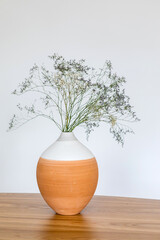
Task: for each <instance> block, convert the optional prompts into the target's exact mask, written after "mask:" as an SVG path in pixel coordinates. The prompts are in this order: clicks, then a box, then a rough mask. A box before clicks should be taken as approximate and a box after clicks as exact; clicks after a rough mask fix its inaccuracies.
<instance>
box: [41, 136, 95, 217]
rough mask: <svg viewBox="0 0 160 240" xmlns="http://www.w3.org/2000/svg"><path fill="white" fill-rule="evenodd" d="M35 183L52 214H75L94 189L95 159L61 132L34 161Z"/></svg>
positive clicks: (70, 137) (72, 137) (92, 193)
mask: <svg viewBox="0 0 160 240" xmlns="http://www.w3.org/2000/svg"><path fill="white" fill-rule="evenodd" d="M37 182H38V187H39V190H40V192H41V194H42V196H43V198H44V200H45V201H46V202H47V204H48V205H49V206H50V207H51V208H52V209H53V210H54V211H55V212H56V213H58V214H61V215H75V214H78V213H80V212H81V211H82V209H83V208H84V207H85V206H86V205H87V204H88V203H89V201H90V200H91V198H92V196H93V195H94V192H95V190H96V187H97V182H98V166H97V162H96V159H95V157H94V155H93V154H92V153H91V151H89V149H88V148H86V147H85V146H84V145H83V144H82V143H80V142H79V141H78V140H77V138H76V137H75V135H74V134H73V132H68V133H66V132H65V133H61V135H60V137H59V138H58V139H57V141H56V142H55V143H53V144H52V145H51V146H50V147H49V148H48V149H47V150H46V151H44V152H43V154H42V155H41V157H40V159H39V161H38V164H37Z"/></svg>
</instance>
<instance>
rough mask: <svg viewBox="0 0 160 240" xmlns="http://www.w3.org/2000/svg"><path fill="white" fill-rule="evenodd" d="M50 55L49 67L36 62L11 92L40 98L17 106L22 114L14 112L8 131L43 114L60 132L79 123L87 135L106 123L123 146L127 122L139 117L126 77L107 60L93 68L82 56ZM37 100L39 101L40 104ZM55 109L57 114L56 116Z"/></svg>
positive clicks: (70, 129)
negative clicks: (126, 83) (74, 58)
mask: <svg viewBox="0 0 160 240" xmlns="http://www.w3.org/2000/svg"><path fill="white" fill-rule="evenodd" d="M49 58H50V60H51V61H52V70H48V69H46V67H44V66H41V67H38V66H37V65H36V64H35V65H34V66H33V67H32V68H31V69H30V73H29V77H28V78H26V79H25V81H24V82H22V83H21V84H19V86H18V89H17V90H15V91H14V92H13V94H15V95H18V96H19V95H22V94H24V93H28V92H33V93H35V95H36V96H37V97H38V94H39V97H38V98H37V99H36V101H34V102H33V104H31V106H28V105H25V106H21V105H20V104H18V105H17V107H18V109H19V110H20V112H21V114H22V116H21V117H20V116H17V115H15V114H14V115H13V118H12V119H11V121H10V123H9V130H10V129H15V128H17V127H19V126H21V125H23V124H24V123H26V122H28V121H30V120H32V119H34V118H37V117H39V116H42V117H45V118H48V119H50V120H51V121H53V122H54V123H55V124H56V125H57V127H58V128H59V129H60V130H61V131H62V132H72V131H73V130H74V129H75V128H76V127H77V126H79V125H82V126H84V127H85V128H86V133H87V137H88V136H89V134H90V132H91V131H92V130H93V129H94V127H98V126H99V124H100V123H101V122H106V123H108V124H109V125H110V132H111V133H112V134H113V137H114V138H115V140H116V141H117V142H118V143H121V144H122V145H123V144H124V135H125V134H126V133H129V132H130V133H133V131H132V129H131V128H130V127H128V126H127V125H126V122H135V121H138V120H139V119H138V118H137V117H136V114H135V112H134V111H133V110H132V109H133V107H132V106H131V105H130V103H129V100H130V99H129V97H128V96H127V95H126V94H125V90H124V88H123V84H124V83H125V82H126V81H125V78H124V77H119V76H117V74H116V73H113V72H112V64H111V62H110V61H106V62H105V64H104V66H103V68H100V69H98V70H95V69H94V68H91V67H88V66H87V65H86V64H85V60H83V59H82V60H79V61H76V60H69V61H67V60H65V59H64V58H63V57H62V56H59V55H57V54H54V55H53V56H50V57H49ZM37 101H40V104H39V106H37ZM55 108H56V109H57V111H58V113H59V118H58V119H56V117H55V111H54V109H55Z"/></svg>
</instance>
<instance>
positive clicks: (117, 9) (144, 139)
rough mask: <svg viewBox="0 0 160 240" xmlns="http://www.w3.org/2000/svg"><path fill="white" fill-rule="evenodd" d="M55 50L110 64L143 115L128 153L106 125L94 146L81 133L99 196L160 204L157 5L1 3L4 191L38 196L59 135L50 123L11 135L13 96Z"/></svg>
mask: <svg viewBox="0 0 160 240" xmlns="http://www.w3.org/2000/svg"><path fill="white" fill-rule="evenodd" d="M54 52H57V53H59V54H62V55H64V56H65V57H67V58H76V59H79V58H85V59H87V62H88V64H90V65H92V66H95V67H101V66H102V65H103V63H104V61H105V59H110V60H111V61H112V63H113V66H114V69H115V71H116V72H117V73H118V74H120V75H124V76H125V77H126V78H127V84H126V90H127V94H128V95H129V96H130V97H131V103H132V104H133V105H134V106H135V110H136V112H137V114H138V116H139V117H140V118H141V122H140V123H137V124H133V129H134V130H135V132H136V134H135V135H130V136H128V137H127V138H126V143H125V146H124V148H121V146H120V145H118V144H117V143H116V142H115V141H114V140H113V139H112V136H111V135H110V133H109V131H108V127H107V126H105V125H103V126H101V127H100V128H99V129H96V130H95V132H94V133H92V134H91V136H90V140H89V142H87V141H86V140H85V134H84V131H83V129H82V128H78V129H76V130H75V134H76V136H77V137H78V138H79V139H80V140H81V141H82V142H83V143H85V144H86V145H87V146H88V147H89V148H90V149H91V151H92V152H93V153H94V154H95V156H96V157H97V161H98V164H99V173H100V177H99V185H98V188H97V192H96V193H97V194H102V195H118V196H132V197H143V198H159V199H160V141H159V139H160V124H159V123H160V94H159V91H160V1H159V0H134V1H133V0H132V1H131V0H10V1H8V0H0V84H1V85H0V113H1V117H0V156H1V157H0V192H37V191H38V188H37V185H36V178H35V169H36V164H37V160H38V158H39V156H40V154H41V152H43V150H44V149H46V147H48V146H49V145H50V144H51V143H52V142H53V141H55V140H56V138H57V137H58V136H59V134H60V133H59V131H58V129H57V128H56V127H55V126H54V124H52V122H50V121H48V120H46V119H37V120H34V121H32V122H30V123H28V124H27V125H25V126H23V127H21V128H19V129H18V130H17V131H13V132H10V133H7V132H6V129H7V127H8V122H9V120H10V118H11V116H12V114H13V113H14V112H15V110H16V107H15V106H16V103H17V101H19V100H20V99H19V98H16V97H15V96H12V95H11V94H10V93H11V91H12V90H14V88H16V86H17V85H18V83H19V82H20V81H23V79H24V78H25V77H27V76H28V70H29V68H30V67H32V65H33V64H34V63H35V62H36V63H43V62H44V63H45V62H47V56H48V55H50V54H52V53H54ZM26 98H27V99H29V96H28V95H26Z"/></svg>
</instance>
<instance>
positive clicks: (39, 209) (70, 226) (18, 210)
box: [0, 194, 160, 240]
mask: <svg viewBox="0 0 160 240" xmlns="http://www.w3.org/2000/svg"><path fill="white" fill-rule="evenodd" d="M19 239H21V240H28V239H33V240H64V239H70V240H72V239H78V240H88V239H93V240H104V239H107V240H160V201H159V200H146V199H134V198H120V197H104V196H95V197H93V199H92V200H91V202H90V203H89V205H88V206H87V207H86V208H85V209H84V210H83V211H82V212H81V214H78V215H75V216H61V215H57V214H55V213H54V211H53V210H52V209H50V208H49V207H48V206H47V204H46V203H45V202H44V200H43V199H42V197H41V196H40V194H0V240H19Z"/></svg>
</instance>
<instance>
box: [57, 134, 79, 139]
mask: <svg viewBox="0 0 160 240" xmlns="http://www.w3.org/2000/svg"><path fill="white" fill-rule="evenodd" d="M76 140H77V138H76V137H75V135H74V133H73V132H62V133H61V135H60V136H59V138H58V139H57V141H76Z"/></svg>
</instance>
